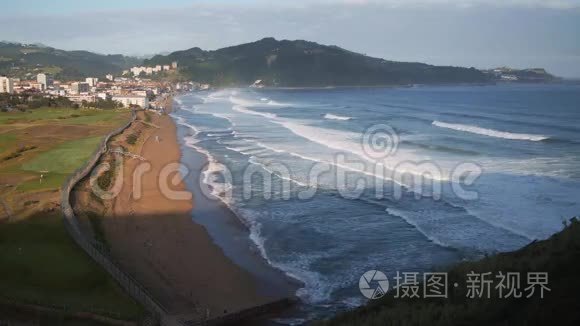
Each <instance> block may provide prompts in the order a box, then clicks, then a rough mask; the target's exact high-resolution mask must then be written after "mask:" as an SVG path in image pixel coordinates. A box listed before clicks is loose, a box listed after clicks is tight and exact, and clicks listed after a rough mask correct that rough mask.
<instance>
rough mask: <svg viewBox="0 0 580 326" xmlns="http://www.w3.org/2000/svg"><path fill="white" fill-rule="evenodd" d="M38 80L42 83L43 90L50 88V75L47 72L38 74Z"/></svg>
mask: <svg viewBox="0 0 580 326" xmlns="http://www.w3.org/2000/svg"><path fill="white" fill-rule="evenodd" d="M36 82H37V83H39V84H42V90H46V89H48V86H50V84H51V80H50V77H49V76H48V75H47V74H38V75H36Z"/></svg>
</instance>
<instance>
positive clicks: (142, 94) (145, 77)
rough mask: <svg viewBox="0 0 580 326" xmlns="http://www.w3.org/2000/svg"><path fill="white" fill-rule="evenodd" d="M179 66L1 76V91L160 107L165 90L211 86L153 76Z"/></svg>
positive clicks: (87, 103) (84, 104) (80, 102)
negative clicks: (79, 75)
mask: <svg viewBox="0 0 580 326" xmlns="http://www.w3.org/2000/svg"><path fill="white" fill-rule="evenodd" d="M177 67H178V63H177V62H173V63H172V64H171V65H156V66H154V67H146V66H135V67H132V68H130V69H128V70H124V71H123V73H122V75H120V76H115V75H113V74H107V75H105V78H96V77H87V78H85V79H84V80H73V81H63V80H58V79H55V78H54V76H52V75H51V74H48V73H44V72H41V73H38V74H36V75H33V74H29V76H28V78H27V79H21V78H11V77H7V76H0V93H7V94H14V95H37V96H38V95H39V96H42V97H45V98H59V97H61V98H62V97H64V98H67V99H68V100H70V101H71V102H72V103H74V104H75V105H77V106H79V107H81V106H82V107H90V106H91V105H92V104H94V103H97V102H100V101H105V102H108V103H111V104H112V106H114V107H124V108H130V107H139V108H142V109H160V108H161V102H160V101H157V99H158V98H161V95H163V94H167V93H172V92H185V91H190V90H194V89H195V90H204V89H209V88H210V85H208V84H202V83H197V82H193V81H190V82H169V81H166V80H164V79H159V78H157V79H154V78H151V77H153V76H155V75H156V74H158V73H160V72H171V71H175V70H176V69H177ZM5 109H10V108H5Z"/></svg>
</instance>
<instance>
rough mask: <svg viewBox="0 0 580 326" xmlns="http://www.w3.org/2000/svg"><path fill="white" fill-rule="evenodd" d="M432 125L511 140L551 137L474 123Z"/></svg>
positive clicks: (433, 123) (438, 123)
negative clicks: (485, 126) (479, 125)
mask: <svg viewBox="0 0 580 326" xmlns="http://www.w3.org/2000/svg"><path fill="white" fill-rule="evenodd" d="M432 125H434V126H437V127H440V128H447V129H453V130H457V131H463V132H469V133H472V134H478V135H484V136H488V137H495V138H503V139H511V140H530V141H542V140H546V139H548V138H550V137H548V136H544V135H534V134H518V133H512V132H507V131H499V130H493V129H486V128H482V127H478V126H472V125H463V124H459V123H447V122H441V121H437V120H435V121H433V122H432Z"/></svg>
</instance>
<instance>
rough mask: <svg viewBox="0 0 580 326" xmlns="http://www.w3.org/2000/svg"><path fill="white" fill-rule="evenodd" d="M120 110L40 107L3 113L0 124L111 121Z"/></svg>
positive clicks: (95, 122) (93, 122) (94, 122)
mask: <svg viewBox="0 0 580 326" xmlns="http://www.w3.org/2000/svg"><path fill="white" fill-rule="evenodd" d="M119 111H120V110H95V109H71V108H38V109H32V110H28V111H26V112H14V113H1V114H0V124H5V123H14V122H19V123H27V122H43V120H56V121H59V122H62V123H64V124H97V123H99V124H102V123H110V122H111V121H113V120H114V119H115V118H118V117H119Z"/></svg>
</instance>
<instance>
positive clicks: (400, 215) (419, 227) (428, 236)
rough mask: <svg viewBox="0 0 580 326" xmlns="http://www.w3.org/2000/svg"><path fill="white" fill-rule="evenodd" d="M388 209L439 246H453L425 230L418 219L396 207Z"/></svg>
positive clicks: (388, 211)
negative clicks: (415, 219)
mask: <svg viewBox="0 0 580 326" xmlns="http://www.w3.org/2000/svg"><path fill="white" fill-rule="evenodd" d="M386 211H387V213H389V214H391V215H394V216H397V217H400V218H402V219H403V220H404V221H405V222H407V223H408V224H409V225H412V226H413V227H414V228H415V229H416V230H417V231H419V232H420V233H421V234H423V235H424V236H425V237H426V238H427V239H429V240H430V241H431V242H433V243H435V244H437V245H439V246H442V247H446V248H450V247H451V246H449V245H448V244H446V243H443V242H441V241H439V239H437V238H436V237H434V236H433V235H431V234H429V232H426V231H425V230H423V228H422V227H421V226H420V225H419V224H418V223H417V222H416V221H414V220H413V219H411V218H410V217H409V216H407V215H406V214H405V213H403V212H402V211H401V210H398V209H394V208H387V209H386Z"/></svg>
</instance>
